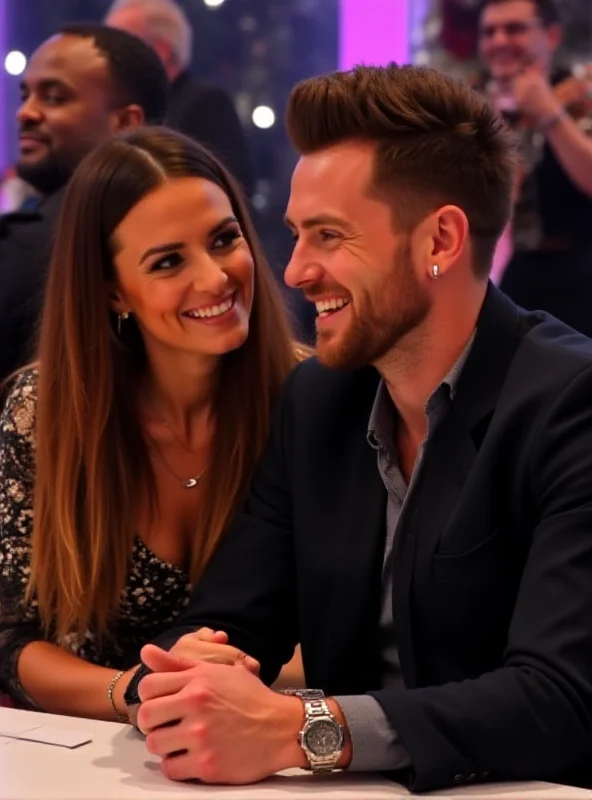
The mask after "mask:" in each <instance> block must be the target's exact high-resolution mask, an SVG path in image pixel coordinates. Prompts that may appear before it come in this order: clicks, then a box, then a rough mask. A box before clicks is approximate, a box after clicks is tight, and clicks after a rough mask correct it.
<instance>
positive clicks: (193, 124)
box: [167, 72, 253, 197]
mask: <svg viewBox="0 0 592 800" xmlns="http://www.w3.org/2000/svg"><path fill="white" fill-rule="evenodd" d="M167 122H168V124H169V125H170V126H171V127H172V128H175V129H176V130H178V131H181V132H182V133H185V134H187V136H191V137H193V138H194V139H196V140H197V141H198V142H200V144H203V145H205V146H206V147H208V148H209V149H210V150H211V151H212V152H213V153H214V154H215V155H216V156H218V158H219V159H220V160H221V161H222V162H223V164H224V165H225V166H226V167H227V168H228V169H229V170H230V172H232V174H233V175H234V177H235V178H236V179H237V180H238V181H239V183H240V184H241V185H242V187H243V189H244V190H245V192H246V194H247V196H248V197H250V196H251V195H252V193H253V168H252V162H251V156H250V154H249V148H248V145H247V139H246V136H245V132H244V130H243V127H242V125H241V122H240V119H239V117H238V114H237V112H236V109H235V107H234V105H233V103H232V100H231V99H230V97H229V96H228V95H227V94H226V92H225V91H224V90H223V89H221V88H219V87H217V86H210V85H209V84H206V83H202V82H201V81H198V80H197V79H196V78H194V77H193V76H192V75H191V74H190V73H189V72H183V73H181V75H179V77H178V78H177V79H176V80H175V81H173V83H172V84H171V91H170V98H169V107H168V112H167Z"/></svg>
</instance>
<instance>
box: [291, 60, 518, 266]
mask: <svg viewBox="0 0 592 800" xmlns="http://www.w3.org/2000/svg"><path fill="white" fill-rule="evenodd" d="M287 128H288V134H289V136H290V138H291V140H292V143H293V144H294V146H295V148H296V150H297V151H298V152H299V153H301V154H302V155H306V154H310V153H314V152H317V151H319V150H323V149H325V148H328V147H331V146H334V145H337V144H340V143H342V142H345V141H348V140H356V139H357V140H360V141H367V142H372V143H375V144H376V162H375V169H374V178H373V186H372V187H371V189H372V190H373V191H374V192H376V193H378V194H379V195H380V196H382V197H384V199H386V200H387V201H388V202H389V203H390V204H391V205H392V207H393V220H394V225H395V227H396V229H397V230H407V231H411V230H413V228H414V227H415V226H416V225H417V224H418V223H419V222H420V221H421V220H422V219H423V218H425V217H426V216H427V215H428V214H429V213H431V212H432V211H435V210H436V209H438V208H440V207H441V206H443V205H448V204H452V205H456V206H458V207H459V208H461V209H462V210H463V211H464V213H465V214H466V216H467V219H468V221H469V231H470V236H471V243H472V247H473V266H474V270H475V273H476V274H477V275H478V276H479V277H486V276H487V274H488V273H489V270H490V268H491V263H492V260H493V254H494V251H495V246H496V243H497V241H498V239H499V237H500V236H501V234H502V232H503V230H504V228H505V227H506V225H507V223H508V221H509V219H510V215H511V210H512V195H513V188H514V181H515V174H516V166H517V151H516V145H515V140H514V137H513V135H512V134H511V132H510V131H509V129H508V128H507V126H506V124H505V123H504V121H503V120H502V118H501V117H500V116H499V115H498V114H497V112H496V111H495V110H494V109H493V108H492V107H491V106H490V105H489V104H488V102H487V101H486V100H485V99H484V98H483V97H482V96H481V95H479V94H478V93H476V92H474V91H473V90H471V89H469V88H467V87H466V86H464V85H463V84H461V83H457V82H456V81H454V80H452V79H450V78H447V77H446V76H444V75H441V74H440V73H439V72H436V71H435V70H431V69H425V68H416V67H411V66H404V67H398V66H397V65H396V64H390V65H388V66H386V67H367V66H359V67H355V68H354V69H352V70H351V71H348V72H334V73H332V74H330V75H324V76H320V77H316V78H310V79H308V80H304V81H302V82H301V83H299V84H298V85H297V86H296V87H295V88H294V89H293V90H292V93H291V95H290V98H289V101H288V110H287Z"/></svg>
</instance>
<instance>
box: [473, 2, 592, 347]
mask: <svg viewBox="0 0 592 800" xmlns="http://www.w3.org/2000/svg"><path fill="white" fill-rule="evenodd" d="M561 40H562V25H561V20H560V16H559V7H558V5H557V3H555V2H554V0H485V2H484V3H483V4H482V7H481V13H480V18H479V52H480V55H481V57H482V60H483V63H484V65H485V67H486V75H485V78H484V80H483V82H482V83H481V87H480V88H482V90H483V91H485V92H486V93H487V94H488V95H489V97H490V98H491V100H492V102H493V103H494V105H495V106H496V107H497V108H498V109H499V110H500V111H501V113H502V114H503V115H504V116H505V117H506V119H507V120H508V121H509V122H510V124H511V125H512V127H513V128H514V129H515V131H516V133H517V135H518V136H519V138H520V140H521V145H522V160H523V161H522V170H521V177H520V181H519V185H518V187H517V201H516V206H515V212H514V217H513V221H512V225H511V228H510V231H509V236H510V239H509V245H510V249H511V255H510V260H509V263H508V264H507V266H506V267H505V269H502V270H500V273H501V282H500V285H501V288H502V289H503V290H504V291H505V292H506V293H507V294H508V295H509V296H510V297H511V298H512V299H513V300H514V301H515V302H516V303H518V304H519V305H521V306H524V307H525V308H528V309H544V310H545V311H549V312H550V313H552V314H554V315H555V316H557V317H559V318H560V319H562V320H563V321H564V322H567V323H568V324H570V325H572V326H573V327H574V328H576V329H578V330H580V331H581V332H583V333H586V334H587V335H592V314H590V298H591V297H592V138H590V135H591V134H592V76H591V77H590V78H588V76H587V75H586V74H574V72H573V70H572V69H569V68H567V67H565V66H562V64H561V60H560V59H559V58H557V52H558V48H559V46H560V43H561Z"/></svg>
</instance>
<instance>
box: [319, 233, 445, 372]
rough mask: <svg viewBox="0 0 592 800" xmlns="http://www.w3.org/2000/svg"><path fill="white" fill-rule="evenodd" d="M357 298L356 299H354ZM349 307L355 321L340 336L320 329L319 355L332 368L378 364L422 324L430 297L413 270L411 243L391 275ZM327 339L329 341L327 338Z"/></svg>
mask: <svg viewBox="0 0 592 800" xmlns="http://www.w3.org/2000/svg"><path fill="white" fill-rule="evenodd" d="M352 300H353V299H352ZM355 304H356V308H355V309H354V306H353V301H350V304H349V306H346V308H348V309H349V312H348V311H345V312H341V313H349V314H350V316H351V321H350V323H349V326H348V327H347V329H346V330H345V331H344V332H343V333H342V334H341V335H340V336H339V338H338V340H337V341H336V342H335V343H334V344H333V343H331V338H332V336H331V335H330V334H327V336H326V337H325V336H324V331H323V329H322V328H321V329H319V330H317V356H318V358H319V361H321V363H323V364H324V365H325V366H327V367H330V368H332V369H359V368H361V367H365V366H368V365H370V364H375V363H376V362H377V361H379V360H380V359H381V358H383V357H384V356H385V355H386V354H387V353H388V352H389V351H390V350H392V349H393V348H394V347H395V345H396V344H397V342H399V341H400V340H401V339H402V338H403V337H404V336H406V335H407V334H408V333H410V332H411V331H412V330H414V329H415V328H417V327H418V325H420V324H421V323H422V322H423V320H424V319H425V318H426V316H427V314H428V312H429V310H430V298H429V295H428V293H427V292H426V291H425V290H424V289H423V288H422V287H421V285H420V283H419V281H418V280H417V278H416V276H415V272H414V271H413V264H412V261H411V251H410V247H409V243H405V245H404V246H402V247H401V250H400V253H399V254H398V255H397V256H396V257H395V260H394V268H393V270H392V272H391V275H389V276H388V277H386V278H384V279H383V280H382V281H381V283H380V284H379V285H377V286H375V287H374V288H373V289H372V291H371V292H369V291H366V292H364V293H362V294H360V295H358V297H357V298H356V300H355ZM325 338H326V339H327V341H326V343H324V342H323V340H324V339H325Z"/></svg>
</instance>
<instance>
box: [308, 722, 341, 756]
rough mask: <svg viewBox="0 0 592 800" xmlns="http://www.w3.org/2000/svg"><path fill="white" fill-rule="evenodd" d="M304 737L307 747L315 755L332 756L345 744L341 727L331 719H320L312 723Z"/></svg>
mask: <svg viewBox="0 0 592 800" xmlns="http://www.w3.org/2000/svg"><path fill="white" fill-rule="evenodd" d="M303 739H304V744H305V745H306V748H307V749H308V750H310V752H311V753H312V754H313V755H315V756H330V755H331V754H332V753H335V752H336V751H339V750H341V748H342V746H343V737H342V733H341V729H340V728H339V726H338V725H337V723H335V722H331V720H325V719H319V720H316V721H315V722H312V723H310V725H309V727H308V728H307V730H306V731H305V733H304V737H303Z"/></svg>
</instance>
